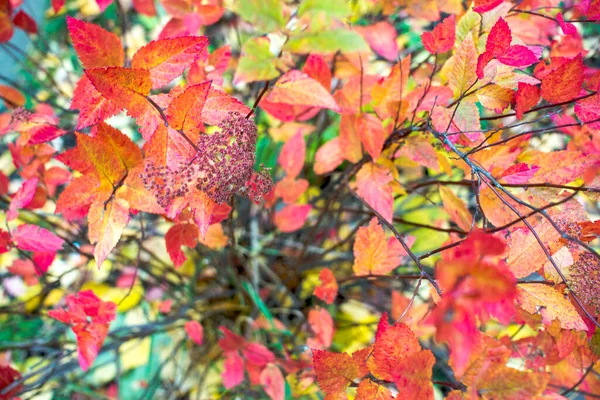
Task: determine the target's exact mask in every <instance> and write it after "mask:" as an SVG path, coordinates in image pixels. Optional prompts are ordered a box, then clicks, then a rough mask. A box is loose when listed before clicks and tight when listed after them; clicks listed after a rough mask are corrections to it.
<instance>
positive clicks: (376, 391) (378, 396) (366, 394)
mask: <svg viewBox="0 0 600 400" xmlns="http://www.w3.org/2000/svg"><path fill="white" fill-rule="evenodd" d="M393 398H394V397H393V396H392V393H391V392H390V390H389V389H388V388H386V387H385V386H383V385H381V384H378V383H375V382H373V381H372V380H370V379H368V378H367V379H363V380H362V381H360V383H359V384H358V388H356V400H392V399H393Z"/></svg>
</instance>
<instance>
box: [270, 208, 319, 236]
mask: <svg viewBox="0 0 600 400" xmlns="http://www.w3.org/2000/svg"><path fill="white" fill-rule="evenodd" d="M311 209H312V207H311V206H310V205H308V204H305V205H299V204H290V205H287V206H285V207H283V208H282V209H281V210H280V211H278V212H276V213H275V225H276V226H277V228H279V230H280V231H281V232H285V233H287V232H294V231H297V230H298V229H300V228H302V226H303V225H304V222H305V221H306V218H307V217H308V213H309V212H310V210H311Z"/></svg>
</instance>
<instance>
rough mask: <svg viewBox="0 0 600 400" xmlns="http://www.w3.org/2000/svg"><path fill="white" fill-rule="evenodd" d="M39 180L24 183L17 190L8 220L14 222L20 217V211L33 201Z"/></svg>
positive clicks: (10, 206) (8, 213)
mask: <svg viewBox="0 0 600 400" xmlns="http://www.w3.org/2000/svg"><path fill="white" fill-rule="evenodd" d="M37 184H38V178H32V179H28V180H26V181H25V182H23V185H21V187H20V188H19V190H17V193H15V196H14V197H13V198H12V201H11V202H10V205H9V207H8V212H7V213H6V219H7V220H8V221H12V220H13V219H15V218H17V216H18V215H19V209H21V208H23V207H25V206H27V205H28V204H29V203H31V200H33V196H34V195H35V190H36V188H37Z"/></svg>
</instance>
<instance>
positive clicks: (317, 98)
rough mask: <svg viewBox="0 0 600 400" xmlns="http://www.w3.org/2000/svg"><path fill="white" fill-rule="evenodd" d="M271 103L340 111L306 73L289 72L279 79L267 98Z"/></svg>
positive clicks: (330, 97) (328, 94) (331, 97)
mask: <svg viewBox="0 0 600 400" xmlns="http://www.w3.org/2000/svg"><path fill="white" fill-rule="evenodd" d="M267 100H268V101H269V102H272V103H283V104H291V105H298V106H310V107H321V108H329V109H331V110H333V111H340V107H339V106H338V105H337V103H336V102H335V99H334V98H333V96H332V95H331V94H330V93H329V91H328V90H327V89H325V88H324V87H323V86H322V85H321V84H320V83H319V82H318V81H316V80H315V79H313V78H311V77H310V76H308V75H307V74H306V73H304V72H301V71H298V70H291V71H289V72H287V73H286V74H285V75H283V76H282V77H280V78H279V79H278V80H277V83H275V87H273V90H271V92H270V93H269V95H268V96H267Z"/></svg>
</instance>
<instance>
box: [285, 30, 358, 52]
mask: <svg viewBox="0 0 600 400" xmlns="http://www.w3.org/2000/svg"><path fill="white" fill-rule="evenodd" d="M285 48H286V49H287V50H289V51H291V52H292V53H300V54H306V53H334V52H336V51H341V52H342V53H350V52H353V51H368V50H369V45H368V44H367V42H365V40H364V39H363V37H362V36H361V35H360V34H358V32H355V31H350V30H347V29H343V28H340V29H332V30H329V31H325V32H319V33H309V34H303V35H298V36H295V37H293V38H291V39H290V40H289V41H288V42H287V44H286V46H285Z"/></svg>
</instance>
